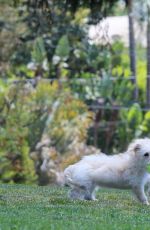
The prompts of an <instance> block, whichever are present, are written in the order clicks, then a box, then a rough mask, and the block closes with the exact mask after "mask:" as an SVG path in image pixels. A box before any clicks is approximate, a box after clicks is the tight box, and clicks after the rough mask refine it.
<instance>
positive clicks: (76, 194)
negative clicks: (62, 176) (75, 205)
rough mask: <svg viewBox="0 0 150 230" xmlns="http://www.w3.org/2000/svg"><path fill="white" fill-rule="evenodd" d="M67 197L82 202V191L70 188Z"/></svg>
mask: <svg viewBox="0 0 150 230" xmlns="http://www.w3.org/2000/svg"><path fill="white" fill-rule="evenodd" d="M68 195H69V198H70V199H71V200H84V191H83V190H81V189H80V188H77V187H74V188H72V189H71V190H70V191H69V194H68Z"/></svg>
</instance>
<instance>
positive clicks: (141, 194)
mask: <svg viewBox="0 0 150 230" xmlns="http://www.w3.org/2000/svg"><path fill="white" fill-rule="evenodd" d="M133 192H134V193H135V195H136V197H137V198H138V200H139V201H141V202H142V203H143V204H146V205H149V202H148V199H147V197H146V195H145V192H144V186H136V187H134V188H133Z"/></svg>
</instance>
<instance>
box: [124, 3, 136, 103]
mask: <svg viewBox="0 0 150 230" xmlns="http://www.w3.org/2000/svg"><path fill="white" fill-rule="evenodd" d="M126 6H127V8H128V19H129V55H130V70H131V74H132V83H133V85H134V86H135V89H134V95H133V97H134V99H135V100H137V99H138V88H137V79H136V52H135V38H134V19H133V0H127V1H126Z"/></svg>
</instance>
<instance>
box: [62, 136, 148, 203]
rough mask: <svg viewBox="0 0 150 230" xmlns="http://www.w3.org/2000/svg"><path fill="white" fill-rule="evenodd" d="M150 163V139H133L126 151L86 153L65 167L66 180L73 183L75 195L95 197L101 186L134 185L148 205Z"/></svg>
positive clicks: (74, 196) (126, 186)
mask: <svg viewBox="0 0 150 230" xmlns="http://www.w3.org/2000/svg"><path fill="white" fill-rule="evenodd" d="M149 163H150V139H149V138H144V139H137V140H135V141H133V142H132V143H131V144H130V145H129V147H128V149H127V151H126V152H125V153H120V154H117V155H111V156H107V155H105V154H103V153H99V154H94V155H90V156H85V157H83V159H82V160H80V161H79V162H77V163H76V164H74V165H70V166H69V167H68V168H66V169H65V171H64V178H65V184H66V185H68V186H70V187H71V191H70V193H69V196H70V198H71V199H80V200H95V195H94V191H95V188H96V187H97V186H98V187H109V188H118V189H131V190H132V191H133V193H134V194H135V195H136V197H137V198H138V200H139V201H140V202H142V203H143V204H146V205H148V204H149V203H148V199H147V197H146V195H145V192H144V187H145V185H146V184H149V183H150V174H149V173H148V172H147V171H146V167H147V164H149Z"/></svg>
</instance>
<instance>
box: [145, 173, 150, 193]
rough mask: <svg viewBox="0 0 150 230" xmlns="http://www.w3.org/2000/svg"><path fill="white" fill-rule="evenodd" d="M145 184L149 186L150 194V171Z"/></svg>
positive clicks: (148, 191) (149, 191)
mask: <svg viewBox="0 0 150 230" xmlns="http://www.w3.org/2000/svg"><path fill="white" fill-rule="evenodd" d="M145 185H146V188H147V193H148V195H149V196H150V173H147V175H146V180H145Z"/></svg>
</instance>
